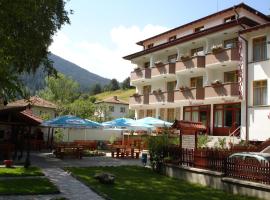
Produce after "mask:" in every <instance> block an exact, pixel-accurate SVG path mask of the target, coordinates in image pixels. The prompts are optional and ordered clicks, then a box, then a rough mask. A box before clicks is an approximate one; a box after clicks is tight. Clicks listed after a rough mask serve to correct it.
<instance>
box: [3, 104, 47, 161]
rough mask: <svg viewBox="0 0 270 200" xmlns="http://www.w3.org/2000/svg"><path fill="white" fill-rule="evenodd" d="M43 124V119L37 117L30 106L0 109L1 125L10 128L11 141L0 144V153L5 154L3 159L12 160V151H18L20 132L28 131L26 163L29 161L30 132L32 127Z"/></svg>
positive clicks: (26, 137) (26, 136)
mask: <svg viewBox="0 0 270 200" xmlns="http://www.w3.org/2000/svg"><path fill="white" fill-rule="evenodd" d="M41 123H42V119H40V118H39V117H38V116H35V115H34V114H33V113H32V111H31V109H30V107H29V106H18V107H17V106H4V107H2V108H1V109H0V125H2V126H6V127H10V133H9V134H10V135H9V139H7V140H6V141H3V142H2V143H1V144H0V151H1V153H2V154H3V155H2V157H4V158H10V156H11V151H13V150H14V148H15V153H16V151H17V147H16V145H17V144H18V142H20V141H18V138H19V137H18V133H19V131H20V130H27V133H26V135H25V136H24V137H25V138H22V139H26V144H25V147H26V148H25V147H23V148H24V149H25V150H27V157H26V162H30V161H29V151H30V132H31V129H32V127H36V126H39V125H40V124H41Z"/></svg>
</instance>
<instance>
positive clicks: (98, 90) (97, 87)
mask: <svg viewBox="0 0 270 200" xmlns="http://www.w3.org/2000/svg"><path fill="white" fill-rule="evenodd" d="M101 92H102V89H101V86H100V84H99V83H97V84H95V85H94V86H93V87H92V90H91V93H92V94H93V95H95V94H99V93H101Z"/></svg>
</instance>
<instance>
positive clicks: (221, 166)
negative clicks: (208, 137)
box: [166, 146, 270, 184]
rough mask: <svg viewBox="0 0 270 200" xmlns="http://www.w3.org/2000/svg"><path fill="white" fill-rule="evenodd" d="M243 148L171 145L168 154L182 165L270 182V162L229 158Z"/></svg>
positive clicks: (177, 163) (172, 161)
mask: <svg viewBox="0 0 270 200" xmlns="http://www.w3.org/2000/svg"><path fill="white" fill-rule="evenodd" d="M242 150H243V149H242V148H241V150H240V149H231V150H228V149H225V150H218V149H209V148H205V149H196V150H194V149H181V148H179V147H178V146H171V147H169V148H168V152H166V156H169V157H170V158H171V161H170V162H171V163H172V164H176V165H182V166H191V167H196V168H201V169H207V170H212V171H219V172H223V173H224V174H225V176H227V177H233V178H238V179H243V180H248V181H256V182H260V183H265V184H270V164H269V163H266V162H261V163H260V162H258V161H256V160H245V161H243V160H239V159H233V158H228V157H229V155H231V154H232V153H236V152H240V151H242Z"/></svg>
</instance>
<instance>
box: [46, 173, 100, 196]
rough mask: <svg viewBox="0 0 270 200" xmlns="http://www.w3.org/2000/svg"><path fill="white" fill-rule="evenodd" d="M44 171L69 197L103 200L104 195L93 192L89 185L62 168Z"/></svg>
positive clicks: (63, 193)
mask: <svg viewBox="0 0 270 200" xmlns="http://www.w3.org/2000/svg"><path fill="white" fill-rule="evenodd" d="M43 172H44V174H45V175H46V176H47V177H48V178H49V179H50V180H51V181H52V182H53V183H54V184H55V185H56V186H58V188H59V190H60V192H61V193H62V195H63V196H64V197H66V198H68V199H76V200H89V199H91V200H103V198H102V197H100V196H99V195H97V194H96V193H95V192H93V191H92V190H91V189H90V188H89V187H87V186H86V185H84V184H83V183H81V182H80V181H78V180H77V179H75V178H73V177H72V176H71V175H70V174H68V173H67V172H65V171H64V170H62V169H60V168H47V169H44V170H43Z"/></svg>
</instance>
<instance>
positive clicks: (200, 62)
mask: <svg viewBox="0 0 270 200" xmlns="http://www.w3.org/2000/svg"><path fill="white" fill-rule="evenodd" d="M204 67H205V56H195V57H192V58H190V59H188V60H186V61H178V62H177V63H176V67H175V68H176V69H175V71H176V72H178V71H182V70H185V69H192V68H204Z"/></svg>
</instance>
